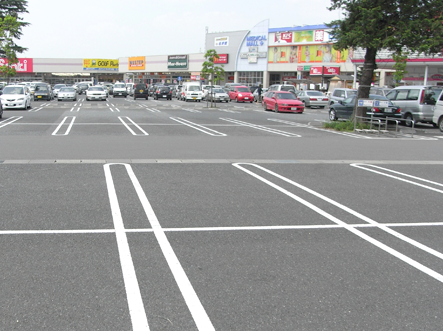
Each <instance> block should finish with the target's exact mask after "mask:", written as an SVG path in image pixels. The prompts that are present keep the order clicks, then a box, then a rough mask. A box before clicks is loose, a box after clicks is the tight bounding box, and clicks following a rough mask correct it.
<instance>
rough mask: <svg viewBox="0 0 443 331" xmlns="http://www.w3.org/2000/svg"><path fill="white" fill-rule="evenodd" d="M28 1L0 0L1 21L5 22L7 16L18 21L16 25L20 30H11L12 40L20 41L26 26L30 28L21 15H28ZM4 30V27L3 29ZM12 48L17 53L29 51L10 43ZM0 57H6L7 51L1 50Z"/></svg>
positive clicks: (0, 40) (1, 40)
mask: <svg viewBox="0 0 443 331" xmlns="http://www.w3.org/2000/svg"><path fill="white" fill-rule="evenodd" d="M27 5H28V1H27V0H0V19H2V20H4V19H5V18H6V17H7V16H11V17H13V18H15V19H16V23H17V24H18V28H17V27H16V26H15V29H14V30H11V31H10V32H11V34H10V37H11V38H12V40H14V39H20V37H21V36H22V28H23V27H25V26H28V25H29V23H27V22H23V19H22V18H21V17H20V14H23V13H27V12H28V10H27V8H26V7H27ZM2 29H3V27H2ZM1 38H2V36H0V42H3V39H1ZM8 44H9V46H10V50H11V51H13V52H15V53H23V52H24V51H26V50H27V49H26V48H24V47H21V46H18V45H17V44H16V43H15V42H14V41H12V42H8ZM0 57H6V58H7V54H6V50H5V49H3V47H2V48H0Z"/></svg>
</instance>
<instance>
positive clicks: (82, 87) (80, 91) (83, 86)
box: [77, 84, 89, 94]
mask: <svg viewBox="0 0 443 331" xmlns="http://www.w3.org/2000/svg"><path fill="white" fill-rule="evenodd" d="M88 88H89V85H88V84H78V89H77V93H78V94H83V93H86V90H87V89H88Z"/></svg>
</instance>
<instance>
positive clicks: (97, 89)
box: [88, 86, 104, 91]
mask: <svg viewBox="0 0 443 331" xmlns="http://www.w3.org/2000/svg"><path fill="white" fill-rule="evenodd" d="M88 90H89V91H104V90H103V87H100V86H91V87H90V88H89V89H88Z"/></svg>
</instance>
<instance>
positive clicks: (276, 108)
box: [274, 105, 278, 113]
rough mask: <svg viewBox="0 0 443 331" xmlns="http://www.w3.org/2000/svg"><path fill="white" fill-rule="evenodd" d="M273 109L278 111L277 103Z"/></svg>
mask: <svg viewBox="0 0 443 331" xmlns="http://www.w3.org/2000/svg"><path fill="white" fill-rule="evenodd" d="M274 111H275V112H276V113H278V105H275V108H274Z"/></svg>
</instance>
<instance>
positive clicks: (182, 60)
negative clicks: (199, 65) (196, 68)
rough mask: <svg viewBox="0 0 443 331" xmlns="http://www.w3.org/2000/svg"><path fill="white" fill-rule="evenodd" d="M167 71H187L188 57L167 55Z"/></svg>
mask: <svg viewBox="0 0 443 331" xmlns="http://www.w3.org/2000/svg"><path fill="white" fill-rule="evenodd" d="M168 69H188V56H187V55H168Z"/></svg>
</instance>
